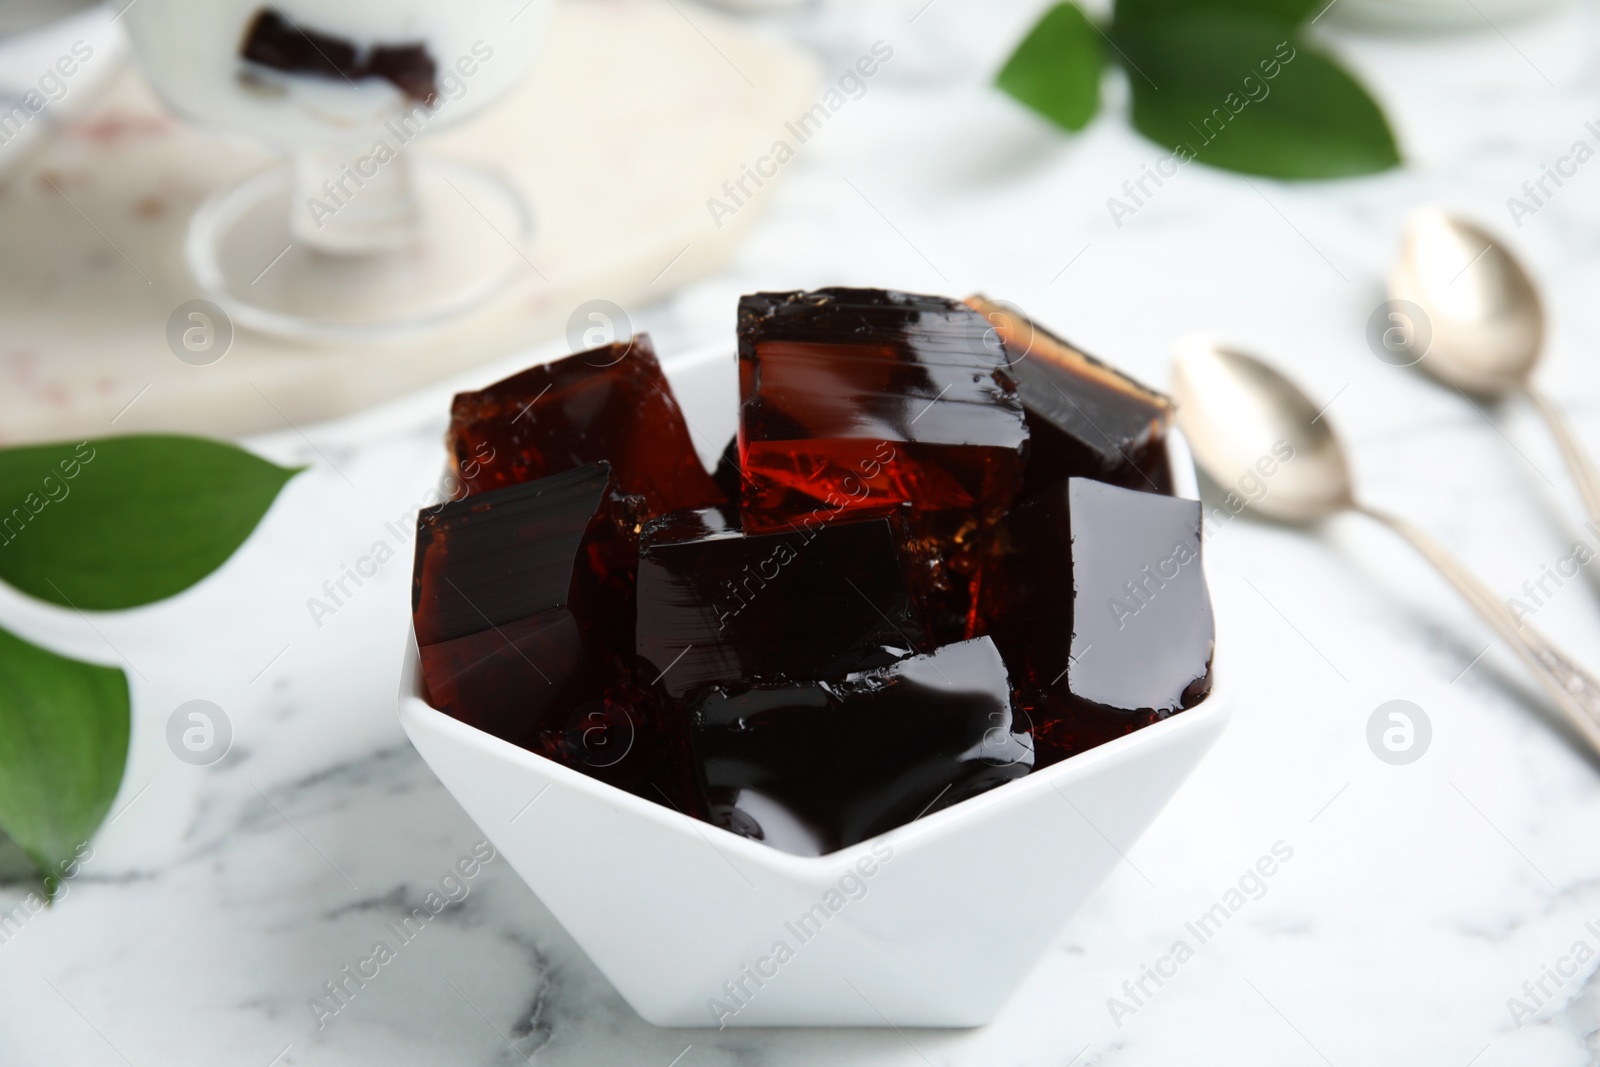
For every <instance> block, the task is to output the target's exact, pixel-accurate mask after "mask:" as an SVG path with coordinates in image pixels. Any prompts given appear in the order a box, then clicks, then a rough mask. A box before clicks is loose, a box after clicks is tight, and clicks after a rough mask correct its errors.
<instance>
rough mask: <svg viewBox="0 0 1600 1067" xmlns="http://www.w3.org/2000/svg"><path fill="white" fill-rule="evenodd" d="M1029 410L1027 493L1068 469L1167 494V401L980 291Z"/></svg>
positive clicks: (976, 304) (980, 304)
mask: <svg viewBox="0 0 1600 1067" xmlns="http://www.w3.org/2000/svg"><path fill="white" fill-rule="evenodd" d="M967 303H968V304H969V305H971V306H972V307H973V308H974V309H975V310H977V311H978V312H980V313H981V314H982V315H983V316H984V318H986V319H987V320H988V321H989V323H990V324H991V325H992V326H993V328H994V331H995V333H997V334H998V335H999V338H1000V341H1001V344H1002V345H1003V346H1004V348H1005V353H1006V361H1007V369H1008V370H1009V371H1010V373H1011V376H1012V377H1013V378H1015V379H1016V382H1017V392H1018V395H1019V396H1020V397H1021V398H1022V404H1023V407H1024V408H1025V409H1026V412H1027V422H1028V432H1029V452H1028V467H1027V473H1026V475H1025V477H1024V480H1023V486H1022V492H1021V496H1022V497H1023V498H1024V499H1025V498H1027V497H1031V496H1033V495H1034V494H1036V493H1038V492H1040V491H1041V490H1043V489H1045V488H1047V487H1048V486H1051V485H1053V484H1055V483H1056V482H1058V481H1060V480H1061V479H1063V478H1069V477H1084V478H1096V479H1098V480H1100V481H1102V482H1109V483H1111V484H1112V485H1120V486H1122V487H1123V488H1126V489H1141V490H1145V491H1147V492H1155V493H1165V494H1167V495H1169V496H1170V495H1171V494H1172V470H1171V465H1170V463H1169V462H1168V459H1167V447H1166V435H1167V429H1168V426H1169V425H1170V424H1171V421H1172V411H1173V408H1172V401H1171V400H1169V399H1168V398H1167V397H1165V396H1163V395H1162V394H1160V393H1158V392H1156V391H1155V390H1153V389H1148V388H1146V387H1145V386H1143V385H1140V384H1139V383H1138V382H1136V381H1134V380H1133V379H1132V378H1130V377H1128V376H1127V375H1125V374H1123V373H1122V372H1120V371H1118V370H1116V369H1114V368H1112V367H1110V366H1107V365H1106V364H1104V363H1102V362H1100V361H1099V360H1097V359H1095V358H1094V357H1093V356H1091V355H1088V354H1087V353H1085V352H1084V351H1082V350H1081V349H1079V348H1078V347H1076V346H1075V345H1073V344H1071V343H1070V342H1068V341H1064V340H1062V339H1061V338H1059V337H1057V336H1055V335H1054V334H1052V333H1049V332H1048V331H1046V330H1045V329H1044V328H1042V327H1040V326H1037V325H1035V324H1034V323H1033V322H1031V321H1030V320H1028V319H1027V318H1025V317H1023V316H1022V315H1020V314H1018V313H1016V312H1015V311H1012V310H1010V309H1008V308H1005V307H1003V306H1001V305H999V304H995V303H993V302H991V301H989V300H986V299H985V298H983V297H981V296H973V297H969V298H968V300H967Z"/></svg>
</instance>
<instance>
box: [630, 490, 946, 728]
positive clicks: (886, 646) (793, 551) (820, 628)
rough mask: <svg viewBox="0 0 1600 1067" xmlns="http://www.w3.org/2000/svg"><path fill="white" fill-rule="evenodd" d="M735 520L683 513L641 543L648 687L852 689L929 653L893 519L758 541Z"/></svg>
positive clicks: (639, 638)
mask: <svg viewBox="0 0 1600 1067" xmlns="http://www.w3.org/2000/svg"><path fill="white" fill-rule="evenodd" d="M735 519H736V516H735V515H734V514H733V513H732V512H731V511H725V510H722V509H718V508H703V509H700V510H696V511H681V512H674V513H672V514H670V515H664V516H661V517H660V518H657V519H653V520H651V521H650V522H648V523H646V524H645V526H644V528H643V530H642V531H641V533H640V535H639V584H638V597H637V608H638V625H637V627H636V640H635V651H636V653H637V656H638V670H639V680H640V681H641V682H643V683H647V684H650V685H656V684H659V685H660V686H661V687H662V688H664V689H665V690H666V692H667V693H669V694H671V695H672V696H674V697H677V696H682V695H683V694H684V693H687V692H688V691H689V690H691V689H694V688H696V687H698V686H702V685H706V684H708V683H713V682H736V681H741V680H744V681H756V680H762V681H786V680H806V681H810V680H814V679H825V678H833V679H837V678H842V677H844V676H845V675H846V674H848V673H849V672H851V671H854V670H861V669H863V668H866V667H870V666H874V665H878V664H882V663H888V662H891V661H892V660H894V659H896V658H898V657H899V656H902V655H904V654H905V653H907V652H909V651H912V650H914V649H918V648H921V647H923V645H924V642H923V635H922V630H921V626H920V624H919V622H918V620H917V617H916V615H915V613H914V611H913V608H912V600H911V594H910V591H909V590H908V588H907V584H906V579H905V575H904V573H903V570H902V566H901V562H900V557H899V554H898V553H897V551H896V549H895V535H894V532H893V530H892V529H891V523H890V520H889V519H888V518H886V517H882V516H879V517H876V518H864V519H857V520H854V521H851V520H846V519H842V518H841V519H836V520H834V521H832V522H829V523H826V524H820V525H817V526H815V527H805V528H801V529H792V530H788V531H787V532H784V533H770V534H747V533H743V532H741V531H740V530H739V528H738V526H737V524H736V522H735Z"/></svg>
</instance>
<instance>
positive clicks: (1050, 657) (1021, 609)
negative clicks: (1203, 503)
mask: <svg viewBox="0 0 1600 1067" xmlns="http://www.w3.org/2000/svg"><path fill="white" fill-rule="evenodd" d="M1007 530H1008V533H1009V537H1010V553H1009V555H1008V556H1007V558H1006V566H1005V568H1004V572H1003V573H1004V579H1003V580H1002V581H998V582H997V583H996V588H995V590H994V591H993V593H994V597H993V599H991V600H990V601H989V603H990V604H991V605H992V606H993V607H994V609H995V610H994V630H993V632H994V634H995V639H996V642H997V643H998V644H999V646H1000V648H1001V650H1002V652H1003V653H1004V655H1005V658H1006V663H1007V664H1008V665H1009V666H1010V668H1011V671H1012V678H1013V680H1014V681H1015V683H1016V685H1017V689H1018V703H1019V706H1020V707H1021V708H1022V709H1023V710H1025V711H1026V712H1027V713H1028V715H1029V716H1030V717H1031V723H1030V724H1029V725H1030V726H1031V728H1032V730H1033V732H1034V736H1035V737H1036V738H1037V739H1038V741H1039V743H1040V748H1039V757H1040V760H1039V762H1040V765H1041V766H1042V765H1045V764H1047V763H1051V762H1054V761H1055V760H1056V759H1060V758H1064V757H1065V756H1068V755H1072V754H1073V753H1075V752H1078V751H1082V750H1083V749H1085V748H1089V747H1092V746H1093V745H1096V744H1099V743H1101V742H1103V741H1106V740H1110V739H1111V738H1112V737H1117V736H1120V735H1122V734H1125V733H1128V732H1130V731H1131V730H1134V729H1137V728H1138V727H1140V726H1144V725H1148V724H1149V723H1151V722H1154V721H1156V720H1158V719H1162V718H1165V717H1167V716H1168V715H1171V714H1172V713H1174V712H1177V711H1181V710H1183V709H1184V708H1188V707H1192V706H1194V705H1195V704H1197V703H1199V702H1200V701H1201V700H1203V699H1204V698H1205V696H1206V694H1207V693H1208V692H1210V689H1211V654H1212V647H1213V643H1214V630H1213V622H1212V614H1211V597H1210V594H1209V593H1208V591H1207V589H1206V580H1205V573H1204V571H1203V570H1202V568H1201V550H1200V504H1199V502H1198V501H1195V500H1182V499H1178V498H1175V497H1169V496H1160V495H1157V494H1154V493H1143V492H1138V491H1135V490H1130V489H1123V488H1121V487H1119V486H1113V485H1107V484H1105V483H1103V482H1099V481H1095V480H1093V479H1089V478H1071V479H1067V480H1065V481H1063V482H1060V483H1058V484H1057V485H1055V486H1052V487H1051V488H1049V489H1047V490H1045V491H1044V492H1043V493H1040V494H1039V495H1038V496H1035V497H1033V498H1031V499H1029V500H1028V501H1026V502H1025V503H1023V504H1021V505H1019V506H1018V507H1017V508H1016V509H1014V510H1013V512H1012V514H1011V516H1010V517H1009V519H1008V521H1007Z"/></svg>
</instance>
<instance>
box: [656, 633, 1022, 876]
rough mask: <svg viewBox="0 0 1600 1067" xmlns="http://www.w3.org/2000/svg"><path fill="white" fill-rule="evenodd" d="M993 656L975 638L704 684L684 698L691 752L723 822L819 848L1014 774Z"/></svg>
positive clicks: (1007, 710) (781, 843) (774, 841)
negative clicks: (847, 667)
mask: <svg viewBox="0 0 1600 1067" xmlns="http://www.w3.org/2000/svg"><path fill="white" fill-rule="evenodd" d="M1009 688H1010V687H1009V683H1008V680H1007V677H1006V669H1005V664H1004V663H1002V662H1001V660H1000V654H999V652H998V651H997V650H996V649H995V646H994V644H993V642H991V641H990V640H989V639H988V638H986V637H984V638H978V639H977V640H974V641H966V642H962V643H959V644H954V645H946V646H944V647H943V648H940V649H937V650H935V651H933V652H931V653H928V654H926V655H919V656H912V657H909V658H906V659H902V660H900V661H899V662H897V663H894V664H891V665H890V666H887V667H883V668H879V669H877V670H873V671H867V672H863V673H860V674H852V675H850V676H849V677H848V678H846V679H845V680H844V681H842V682H839V683H835V684H829V683H826V682H802V683H794V684H789V685H760V684H744V685H730V686H723V687H710V688H707V689H704V690H700V691H699V692H697V693H696V694H694V695H693V696H692V697H691V698H690V700H689V702H688V708H689V712H690V721H691V724H692V726H691V728H692V731H693V739H694V752H695V756H696V759H697V761H698V763H699V767H700V769H701V772H702V774H703V775H704V779H705V784H706V787H707V794H708V796H709V797H710V798H711V802H712V812H713V820H714V821H716V822H717V823H719V824H720V825H722V826H723V827H724V828H726V829H729V830H733V831H734V832H736V833H741V834H744V835H745V836H747V837H754V838H757V839H758V840H762V841H765V842H766V843H767V844H769V845H772V846H773V847H775V848H780V849H783V850H784V851H786V852H794V853H799V854H801V855H817V854H821V853H826V852H832V851H834V850H836V849H840V848H845V847H848V846H850V845H853V844H855V843H856V842H858V841H863V840H865V839H866V838H869V837H872V836H874V835H876V834H881V833H883V832H885V831H887V830H892V829H894V828H895V827H896V826H901V825H903V824H905V823H908V822H911V821H912V820H914V819H916V818H918V817H920V816H922V815H924V814H926V813H927V812H930V811H936V810H939V809H941V808H946V807H949V806H950V805H952V804H955V803H959V802H960V801H962V800H965V799H967V798H968V797H972V796H975V795H977V794H978V793H982V792H984V791H985V790H988V789H992V788H993V787H995V786H997V785H1000V784H1001V783H1003V782H1006V781H1009V780H1011V779H1013V778H1019V777H1021V776H1023V775H1025V774H1027V773H1028V771H1029V770H1030V769H1032V766H1033V749H1032V742H1031V739H1030V738H1029V736H1028V735H1027V733H1025V732H1021V733H1018V732H1015V726H1014V723H1013V720H1012V713H1011V705H1010V698H1009Z"/></svg>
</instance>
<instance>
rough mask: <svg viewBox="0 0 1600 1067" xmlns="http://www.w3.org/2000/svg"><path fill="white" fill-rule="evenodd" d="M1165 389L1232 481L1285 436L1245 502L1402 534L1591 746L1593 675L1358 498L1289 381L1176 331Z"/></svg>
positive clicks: (1416, 535)
mask: <svg viewBox="0 0 1600 1067" xmlns="http://www.w3.org/2000/svg"><path fill="white" fill-rule="evenodd" d="M1172 393H1173V397H1174V399H1176V400H1177V403H1178V423H1179V425H1180V426H1181V427H1182V429H1183V433H1184V436H1185V437H1186V438H1187V439H1188V441H1189V446H1190V448H1191V449H1192V450H1193V452H1194V456H1195V460H1196V461H1197V462H1198V463H1199V464H1200V466H1201V468H1203V469H1204V470H1205V471H1206V473H1207V474H1209V475H1210V476H1211V477H1212V478H1213V479H1214V480H1216V481H1217V482H1218V483H1219V484H1222V485H1235V484H1237V483H1238V481H1239V479H1240V478H1241V476H1242V475H1244V473H1245V472H1246V471H1251V470H1254V468H1255V465H1256V463H1257V462H1258V461H1259V460H1260V459H1261V457H1263V456H1268V455H1271V454H1273V452H1274V445H1280V443H1283V442H1286V443H1287V444H1288V445H1290V446H1291V447H1292V448H1293V449H1294V458H1293V459H1291V460H1289V461H1287V462H1285V463H1283V465H1282V466H1281V467H1280V468H1279V469H1278V471H1277V472H1276V473H1275V474H1274V475H1273V479H1272V483H1271V488H1270V490H1269V492H1268V493H1267V494H1266V495H1265V496H1263V497H1262V498H1261V499H1259V500H1255V501H1251V502H1249V506H1250V507H1252V508H1254V509H1255V510H1256V511H1257V512H1259V513H1260V514H1262V515H1264V516H1266V517H1268V518H1272V519H1277V520H1279V521H1281V522H1288V523H1296V524H1301V523H1310V522H1314V521H1316V520H1318V519H1324V518H1328V517H1329V516H1332V515H1335V514H1337V513H1339V512H1342V511H1354V512H1359V513H1360V514H1362V515H1366V516H1368V517H1369V518H1373V519H1376V520H1377V521H1378V522H1381V523H1383V524H1384V525H1385V526H1387V527H1389V528H1390V529H1391V530H1393V531H1394V532H1395V533H1397V534H1399V535H1400V536H1401V537H1403V538H1405V539H1406V540H1407V541H1409V542H1410V543H1411V545H1412V547H1414V548H1415V549H1416V550H1417V551H1418V552H1419V553H1421V554H1422V556H1423V558H1424V559H1426V560H1427V561H1428V562H1429V563H1432V564H1433V565H1434V567H1435V568H1436V569H1437V570H1438V571H1439V573H1440V574H1441V575H1443V576H1444V578H1445V580H1447V581H1448V582H1450V584H1451V585H1453V586H1455V588H1456V591H1457V592H1459V593H1460V594H1461V595H1462V596H1463V597H1464V598H1465V599H1466V601H1467V603H1468V604H1470V605H1472V607H1473V608H1474V609H1475V610H1476V611H1477V612H1478V614H1479V615H1480V616H1482V618H1483V620H1484V621H1485V622H1487V623H1488V624H1489V625H1490V627H1492V628H1493V629H1494V631H1495V632H1496V633H1497V634H1499V635H1500V637H1501V638H1502V639H1503V640H1504V641H1505V642H1506V644H1507V645H1509V646H1510V647H1511V649H1512V650H1513V651H1514V652H1516V653H1517V655H1518V657H1520V658H1521V659H1522V661H1523V663H1525V664H1526V665H1527V667H1528V669H1529V670H1530V671H1532V672H1533V674H1534V676H1535V677H1536V678H1537V679H1538V680H1539V683H1540V684H1541V685H1543V686H1544V688H1545V691H1546V692H1547V693H1549V694H1550V697H1551V699H1552V700H1554V701H1555V703H1556V706H1557V707H1559V708H1560V709H1561V711H1562V712H1563V713H1564V714H1565V715H1566V717H1567V719H1568V720H1569V721H1570V722H1571V723H1572V725H1573V727H1574V728H1576V729H1577V731H1578V733H1579V734H1581V735H1582V736H1583V738H1584V739H1585V740H1586V741H1588V742H1589V745H1590V746H1591V747H1592V748H1593V749H1594V750H1595V752H1596V753H1600V681H1597V680H1596V679H1595V678H1593V677H1592V676H1591V675H1589V673H1588V672H1586V671H1584V670H1583V669H1582V668H1581V667H1579V666H1577V664H1575V663H1573V662H1572V660H1571V659H1570V658H1569V657H1568V656H1567V655H1566V653H1564V652H1562V651H1560V650H1559V649H1557V648H1556V647H1554V646H1553V645H1551V644H1550V642H1549V641H1547V640H1546V639H1545V638H1544V636H1543V635H1541V634H1540V633H1539V632H1538V631H1537V630H1535V629H1534V628H1533V627H1532V626H1531V625H1529V624H1528V623H1526V622H1522V623H1519V622H1518V621H1517V620H1516V618H1515V617H1514V616H1513V615H1512V614H1511V612H1510V610H1508V609H1507V608H1506V607H1505V605H1504V604H1502V603H1501V602H1500V600H1499V598H1498V597H1496V596H1495V594H1494V592H1493V591H1492V590H1490V589H1489V588H1488V587H1486V586H1485V585H1484V584H1483V583H1482V582H1480V581H1479V580H1478V579H1477V578H1476V577H1474V576H1473V575H1472V574H1471V573H1470V572H1469V571H1467V569H1466V568H1465V567H1463V566H1462V565H1461V564H1460V563H1459V562H1457V560H1456V559H1455V558H1454V557H1453V556H1451V555H1450V553H1449V552H1447V551H1446V550H1445V548H1444V547H1443V546H1442V545H1440V544H1439V543H1438V542H1437V541H1435V540H1434V539H1433V538H1432V537H1430V536H1428V535H1427V534H1425V533H1423V532H1422V530H1420V529H1418V528H1417V527H1416V526H1413V525H1412V524H1411V523H1410V522H1407V521H1406V520H1405V519H1402V518H1399V517H1398V516H1395V515H1390V514H1389V513H1387V512H1384V511H1379V510H1378V509H1376V508H1373V507H1370V506H1368V505H1366V504H1363V503H1361V502H1360V501H1358V500H1357V499H1356V496H1355V489H1354V486H1353V484H1352V480H1351V477H1350V467H1349V463H1348V462H1347V461H1346V459H1345V453H1344V449H1343V447H1342V446H1341V445H1340V443H1339V439H1338V438H1337V437H1335V436H1334V433H1333V430H1332V429H1331V428H1330V427H1329V426H1328V424H1327V421H1326V420H1325V419H1320V418H1318V417H1317V409H1316V406H1315V405H1313V404H1312V403H1311V400H1310V399H1309V398H1308V397H1307V396H1306V395H1305V394H1304V393H1302V392H1301V391H1300V390H1299V389H1298V388H1296V386H1295V385H1294V383H1292V382H1290V381H1289V380H1288V379H1287V378H1285V377H1284V376H1283V375H1281V374H1279V373H1278V372H1277V371H1275V370H1273V369H1272V368H1271V367H1269V366H1267V365H1266V364H1265V363H1262V362H1261V361H1260V360H1258V359H1255V358H1253V357H1251V356H1247V355H1244V354H1243V353H1240V352H1236V351H1232V350H1230V349H1227V348H1223V347H1220V346H1218V345H1216V344H1213V343H1211V342H1209V341H1205V340H1202V339H1199V338H1186V339H1185V340H1183V341H1181V342H1179V344H1178V347H1177V353H1176V356H1175V358H1174V360H1173V369H1172ZM1280 447H1281V445H1280Z"/></svg>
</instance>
